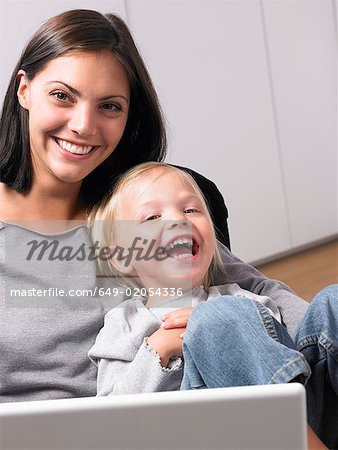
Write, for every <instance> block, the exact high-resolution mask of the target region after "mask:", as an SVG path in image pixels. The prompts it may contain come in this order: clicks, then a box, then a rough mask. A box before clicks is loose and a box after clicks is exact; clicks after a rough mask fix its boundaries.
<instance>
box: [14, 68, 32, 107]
mask: <svg viewBox="0 0 338 450" xmlns="http://www.w3.org/2000/svg"><path fill="white" fill-rule="evenodd" d="M16 78H17V80H18V81H19V87H18V91H17V96H18V100H19V103H20V105H21V106H22V107H23V108H25V109H28V106H29V86H30V84H29V81H28V80H27V77H26V72H25V71H24V70H22V69H20V70H19V72H18V73H17V75H16Z"/></svg>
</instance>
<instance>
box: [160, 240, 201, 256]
mask: <svg viewBox="0 0 338 450" xmlns="http://www.w3.org/2000/svg"><path fill="white" fill-rule="evenodd" d="M198 249H199V245H198V243H197V241H196V240H195V239H194V238H192V237H191V238H185V237H182V238H178V239H174V240H172V241H171V242H169V244H168V245H167V246H166V247H165V251H166V253H167V255H168V256H169V257H170V258H174V259H179V260H184V259H191V258H193V257H195V256H196V255H197V253H198Z"/></svg>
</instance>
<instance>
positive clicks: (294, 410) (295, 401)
mask: <svg viewBox="0 0 338 450" xmlns="http://www.w3.org/2000/svg"><path fill="white" fill-rule="evenodd" d="M305 405H306V401H305V389H304V387H303V386H302V385H300V384H298V383H291V384H278V385H268V386H249V387H234V388H221V389H203V390H193V391H175V392H160V393H152V394H138V395H123V396H122V395H121V396H112V397H97V398H78V399H64V400H45V401H35V402H22V403H4V404H0V449H1V450H9V449H11V450H14V449H15V450H23V449H24V450H31V449H34V450H75V449H76V450H80V449H81V450H84V449H91V450H93V449H100V450H102V449H111V450H127V449H128V450H136V449H138V450H141V449H152V450H155V449H156V450H165V449H175V450H178V449H180V450H183V449H184V450H186V449H203V450H207V449H213V450H215V449H218V450H220V449H260V450H263V449H269V450H275V449H276V450H277V449H284V450H285V449H293V450H305V449H306V448H307V440H306V406H305Z"/></svg>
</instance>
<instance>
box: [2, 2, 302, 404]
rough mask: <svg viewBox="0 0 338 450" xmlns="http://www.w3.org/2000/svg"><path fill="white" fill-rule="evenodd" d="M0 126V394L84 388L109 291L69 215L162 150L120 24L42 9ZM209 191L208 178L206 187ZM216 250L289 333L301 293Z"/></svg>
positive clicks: (55, 393) (85, 391) (150, 96)
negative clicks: (272, 307)
mask: <svg viewBox="0 0 338 450" xmlns="http://www.w3.org/2000/svg"><path fill="white" fill-rule="evenodd" d="M0 130H1V131H0V181H1V184H0V220H1V221H2V222H0V224H1V225H0V228H1V230H0V263H1V266H0V267H1V272H0V274H1V276H0V301H1V312H0V322H1V323H0V359H1V365H0V380H1V383H0V400H1V401H17V400H33V399H47V398H64V397H81V396H92V395H95V388H96V373H95V371H94V369H93V367H92V365H91V363H90V361H89V359H88V358H87V351H88V349H89V348H90V347H91V346H92V345H93V343H94V340H95V336H96V335H97V333H98V331H99V329H100V328H101V327H102V325H103V317H104V314H105V312H106V311H107V310H108V309H110V308H111V307H112V304H114V303H115V304H116V303H118V302H120V301H121V299H117V298H115V297H114V296H113V295H111V293H109V292H108V291H107V290H106V289H104V290H99V289H97V287H98V284H99V283H100V282H101V281H102V280H100V279H97V278H96V271H95V264H94V261H93V259H94V258H93V256H92V249H91V248H90V244H89V242H88V238H87V233H86V229H85V227H84V225H82V224H81V221H84V220H85V218H86V215H87V213H88V212H89V211H90V209H91V207H92V206H93V205H94V204H95V203H96V202H97V201H99V200H100V199H101V198H102V197H103V195H104V194H105V193H106V192H107V191H108V190H109V189H110V187H111V186H112V185H113V183H114V179H115V177H116V176H117V175H119V174H120V173H122V172H124V171H125V170H126V169H127V168H129V167H132V166H134V165H136V164H137V163H140V162H144V161H151V160H154V161H156V160H157V161H161V160H163V159H164V157H165V148H166V139H165V132H164V126H163V119H162V115H161V110H160V107H159V105H158V100H157V96H156V93H155V91H154V88H153V86H152V83H151V80H150V78H149V75H148V73H147V71H146V69H145V66H144V64H143V61H142V59H141V57H140V55H139V53H138V51H137V49H136V47H135V44H134V42H133V39H132V37H131V35H130V33H129V31H128V29H127V27H126V26H125V24H124V23H123V22H122V21H121V20H120V19H119V18H118V17H116V16H114V15H111V14H108V15H106V16H103V15H101V14H99V13H98V12H95V11H89V10H76V11H69V12H65V13H62V14H60V15H58V16H56V17H53V18H51V19H49V20H48V21H47V22H46V23H45V24H44V25H43V26H42V27H41V28H40V29H39V30H38V31H37V32H36V34H35V35H34V36H33V37H32V39H31V40H30V42H29V43H28V45H27V47H26V49H25V50H24V52H23V54H22V56H21V58H20V60H19V62H18V64H17V66H16V68H15V69H14V72H13V76H12V78H11V80H10V84H9V88H8V91H7V94H6V97H5V100H4V105H3V112H2V116H1V121H0ZM195 175H196V174H195ZM196 176H197V175H196ZM197 178H198V180H201V178H199V177H198V176H197ZM203 182H204V183H207V181H205V180H203V178H202V183H203ZM209 188H210V185H209ZM215 192H216V195H219V193H218V191H217V190H216V191H215V190H213V189H212V185H211V188H210V189H209V194H208V193H207V196H208V197H211V198H212V196H213V195H214V193H215ZM221 201H222V200H221ZM74 220H77V221H80V222H76V223H74V222H70V221H74ZM15 222H16V223H15ZM75 225H76V226H75ZM222 226H223V227H224V224H222V223H221V224H220V227H222ZM221 234H222V233H221ZM224 235H225V233H223V236H224ZM221 254H222V257H223V261H224V263H225V265H226V270H227V277H226V280H222V279H220V278H219V279H217V278H216V281H217V282H218V283H221V282H225V281H226V282H229V283H230V282H238V284H240V285H241V287H243V288H244V289H248V290H251V291H253V292H255V293H258V294H266V295H270V296H271V297H273V298H274V299H275V301H276V302H277V304H278V306H279V307H280V309H281V312H282V314H283V318H284V321H285V323H286V325H287V327H288V329H289V331H290V332H293V331H294V329H295V326H296V324H297V322H298V320H299V318H300V317H301V315H302V314H303V312H304V311H305V309H306V302H304V301H302V300H301V299H299V298H298V297H296V296H295V295H294V294H293V293H292V292H291V291H290V290H289V289H288V288H287V287H286V286H284V285H282V284H280V283H277V282H274V281H271V280H267V279H266V278H265V277H263V276H262V275H261V274H260V273H259V272H257V271H255V270H254V269H253V268H251V267H250V266H248V265H246V264H244V263H242V262H241V261H240V260H238V259H237V258H235V257H233V255H231V253H230V252H229V251H228V250H227V249H226V248H225V247H222V248H221ZM103 281H104V280H103ZM110 284H111V283H110ZM88 294H90V295H88ZM101 294H103V295H101Z"/></svg>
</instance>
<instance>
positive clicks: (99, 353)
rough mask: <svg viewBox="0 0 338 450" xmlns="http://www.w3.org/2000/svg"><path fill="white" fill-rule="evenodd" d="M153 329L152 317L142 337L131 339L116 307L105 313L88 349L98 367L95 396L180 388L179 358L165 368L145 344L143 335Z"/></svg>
mask: <svg viewBox="0 0 338 450" xmlns="http://www.w3.org/2000/svg"><path fill="white" fill-rule="evenodd" d="M140 320H141V321H142V319H140ZM156 329H158V324H157V323H156V321H155V320H154V322H152V323H148V324H144V337H143V339H142V340H141V341H140V340H139V339H138V338H137V337H136V336H135V337H136V339H133V337H134V336H133V333H132V331H131V328H130V327H129V326H128V324H126V323H123V318H122V317H121V311H120V310H119V308H114V310H112V311H110V312H109V313H108V314H107V315H106V317H105V323H104V327H103V328H102V329H101V331H100V333H99V334H98V336H97V338H96V342H95V344H94V346H93V347H92V348H91V349H90V350H89V352H88V356H89V358H90V359H91V360H92V362H93V363H94V364H95V365H96V366H97V368H98V374H97V395H98V396H104V395H115V394H137V393H142V392H158V391H167V390H177V389H179V387H180V384H181V380H182V376H183V363H182V359H181V358H175V359H173V360H171V361H170V362H169V365H168V368H164V367H162V366H161V362H160V356H159V355H158V354H157V353H156V351H155V350H154V349H152V348H150V347H149V346H148V344H147V340H146V337H147V336H150V335H151V334H152V333H154V332H155V331H156ZM137 333H139V330H138V331H137Z"/></svg>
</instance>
